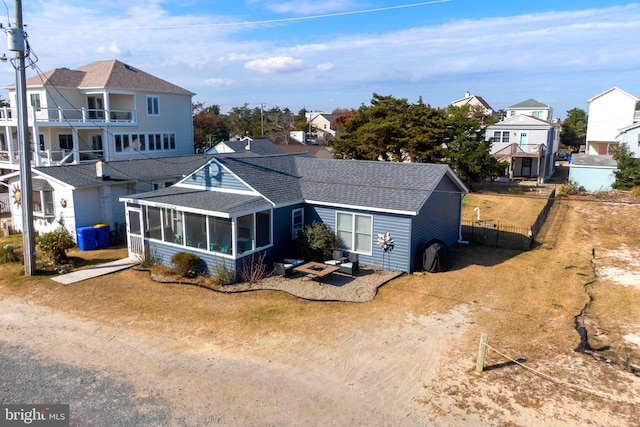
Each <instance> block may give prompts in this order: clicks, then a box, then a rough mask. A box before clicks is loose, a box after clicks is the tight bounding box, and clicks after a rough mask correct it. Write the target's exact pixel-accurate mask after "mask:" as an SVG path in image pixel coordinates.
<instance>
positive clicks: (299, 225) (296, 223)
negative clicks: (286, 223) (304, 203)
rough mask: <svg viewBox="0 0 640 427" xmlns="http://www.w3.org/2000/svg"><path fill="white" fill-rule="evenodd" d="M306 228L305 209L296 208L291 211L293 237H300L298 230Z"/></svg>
mask: <svg viewBox="0 0 640 427" xmlns="http://www.w3.org/2000/svg"><path fill="white" fill-rule="evenodd" d="M303 228H304V209H302V208H300V209H294V210H292V211H291V238H292V239H295V238H296V237H298V232H299V231H302V229H303Z"/></svg>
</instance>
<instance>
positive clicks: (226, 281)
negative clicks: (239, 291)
mask: <svg viewBox="0 0 640 427" xmlns="http://www.w3.org/2000/svg"><path fill="white" fill-rule="evenodd" d="M234 279H235V273H234V272H233V270H230V269H228V268H227V265H226V264H225V263H224V261H219V262H218V263H216V265H215V267H214V268H213V278H212V280H213V283H214V284H216V285H218V286H222V285H230V284H232V283H233V281H234Z"/></svg>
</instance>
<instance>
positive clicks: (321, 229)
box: [295, 222, 339, 261]
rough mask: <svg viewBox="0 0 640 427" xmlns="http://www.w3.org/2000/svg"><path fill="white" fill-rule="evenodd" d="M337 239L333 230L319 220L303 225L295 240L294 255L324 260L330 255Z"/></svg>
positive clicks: (305, 258)
mask: <svg viewBox="0 0 640 427" xmlns="http://www.w3.org/2000/svg"><path fill="white" fill-rule="evenodd" d="M338 246H339V241H338V238H337V237H336V235H335V234H334V232H333V230H331V228H329V226H328V225H326V224H324V223H321V222H314V223H312V224H310V225H307V226H306V227H304V228H303V229H302V230H301V231H300V232H299V233H298V237H297V238H296V240H295V248H296V257H298V258H302V259H304V260H308V261H324V260H325V259H327V258H330V257H331V254H332V252H333V250H334V249H337V248H338Z"/></svg>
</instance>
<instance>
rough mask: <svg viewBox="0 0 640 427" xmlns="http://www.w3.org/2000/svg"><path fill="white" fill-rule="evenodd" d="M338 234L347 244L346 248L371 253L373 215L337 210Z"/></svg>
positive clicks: (343, 242)
mask: <svg viewBox="0 0 640 427" xmlns="http://www.w3.org/2000/svg"><path fill="white" fill-rule="evenodd" d="M336 234H337V235H338V238H339V239H340V240H341V242H342V244H344V245H345V249H347V250H350V251H353V252H359V253H365V254H369V255H370V254H371V244H372V241H373V240H372V236H373V217H372V216H370V215H359V214H352V213H346V212H337V213H336Z"/></svg>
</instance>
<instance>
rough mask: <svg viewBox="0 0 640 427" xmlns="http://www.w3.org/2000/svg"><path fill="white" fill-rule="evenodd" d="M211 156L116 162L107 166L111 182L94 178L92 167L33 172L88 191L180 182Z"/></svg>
mask: <svg viewBox="0 0 640 427" xmlns="http://www.w3.org/2000/svg"><path fill="white" fill-rule="evenodd" d="M211 157H212V156H210V155H208V156H207V155H190V156H178V157H162V158H157V159H136V160H119V161H113V162H109V163H108V165H109V169H110V171H111V174H110V175H111V179H110V180H109V181H104V180H102V178H99V177H98V176H97V175H96V165H95V163H83V164H79V165H63V166H45V167H39V168H34V170H35V171H36V173H37V174H38V175H42V176H46V177H51V178H53V179H55V180H57V181H60V182H63V183H65V184H67V185H69V186H71V187H74V188H87V187H96V186H104V185H112V184H114V183H124V182H135V181H152V180H162V179H168V178H181V177H183V176H186V175H189V174H190V173H191V172H193V171H195V170H196V169H198V168H199V167H200V166H202V165H204V164H205V163H206V162H207V161H209V159H211Z"/></svg>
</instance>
